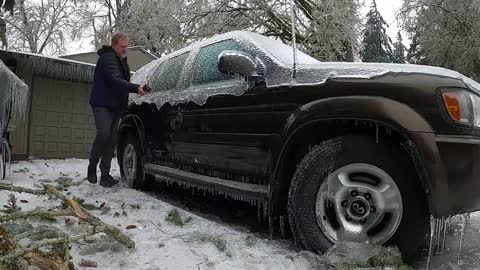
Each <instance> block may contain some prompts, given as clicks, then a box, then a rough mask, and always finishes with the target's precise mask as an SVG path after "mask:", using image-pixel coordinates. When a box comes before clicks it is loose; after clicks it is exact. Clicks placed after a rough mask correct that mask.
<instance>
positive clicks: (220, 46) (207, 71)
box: [192, 39, 242, 85]
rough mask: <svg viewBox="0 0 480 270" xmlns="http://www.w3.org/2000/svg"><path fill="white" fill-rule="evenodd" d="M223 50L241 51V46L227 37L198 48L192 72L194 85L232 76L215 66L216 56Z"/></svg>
mask: <svg viewBox="0 0 480 270" xmlns="http://www.w3.org/2000/svg"><path fill="white" fill-rule="evenodd" d="M225 50H237V51H242V48H241V47H240V45H239V44H238V43H237V42H235V41H234V40H231V39H229V40H224V41H220V42H217V43H214V44H210V45H207V46H205V47H203V48H202V49H201V50H200V52H199V54H198V58H197V62H196V64H195V72H194V74H193V82H192V83H193V84H194V85H196V84H205V83H210V82H215V81H223V80H228V79H231V78H233V76H232V75H227V74H224V73H222V72H220V70H218V67H217V59H218V56H219V55H220V53H221V52H223V51H225Z"/></svg>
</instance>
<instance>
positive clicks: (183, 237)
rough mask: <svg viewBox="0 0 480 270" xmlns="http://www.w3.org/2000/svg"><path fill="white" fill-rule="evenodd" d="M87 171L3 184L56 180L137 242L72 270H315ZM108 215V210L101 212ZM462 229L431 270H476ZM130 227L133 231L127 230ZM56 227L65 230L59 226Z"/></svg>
mask: <svg viewBox="0 0 480 270" xmlns="http://www.w3.org/2000/svg"><path fill="white" fill-rule="evenodd" d="M86 167H87V161H86V160H78V159H67V160H29V161H22V162H19V163H15V164H13V165H12V168H11V173H10V175H9V176H8V178H7V180H6V181H7V182H9V183H12V184H14V185H18V186H25V187H31V188H34V187H35V186H36V185H38V184H40V183H42V182H49V181H52V183H53V184H55V182H54V181H55V180H57V179H58V178H60V177H63V179H71V180H73V182H74V183H80V184H79V185H78V186H70V187H68V188H67V190H64V193H67V192H68V193H67V194H68V195H69V196H75V197H79V198H82V199H85V202H86V203H90V204H93V205H95V206H97V207H99V206H100V205H102V204H103V203H105V205H104V207H103V208H102V209H99V210H92V213H93V214H94V215H96V216H97V217H99V218H100V219H101V220H102V221H104V222H106V223H109V224H111V225H114V226H118V228H120V229H121V230H122V231H123V232H124V233H125V234H126V235H128V236H129V237H131V238H132V239H133V240H134V241H135V242H136V247H135V248H133V249H128V248H125V247H123V246H121V245H119V244H118V243H116V242H113V241H109V238H108V237H105V236H102V235H99V236H98V237H97V238H96V241H95V242H94V243H82V242H80V243H76V244H74V245H73V249H72V256H73V258H74V263H75V266H76V267H77V269H87V268H84V267H78V263H79V262H80V261H81V260H82V259H85V260H92V261H95V262H97V263H98V267H97V269H145V270H147V269H150V270H153V269H158V270H159V269H272V270H273V269H275V270H277V269H279V270H280V269H312V268H311V265H310V263H309V260H308V258H307V257H305V256H304V254H305V253H301V252H298V250H297V249H295V248H293V245H292V243H291V242H290V241H288V240H285V241H282V240H270V239H268V238H267V237H265V236H263V235H261V234H255V233H252V232H250V231H249V230H248V229H247V228H245V227H242V226H236V225H231V224H228V223H225V222H218V221H216V220H212V219H206V218H204V217H202V216H201V215H197V214H195V213H194V212H189V211H185V210H184V209H181V208H177V207H175V206H173V205H172V204H169V203H167V202H165V201H162V200H160V199H158V196H152V195H149V194H147V193H144V192H139V191H136V190H132V189H128V188H124V187H120V186H118V187H114V188H103V187H101V186H99V185H92V184H90V183H88V182H87V181H86V180H84V179H85V177H86ZM112 171H113V175H114V176H115V177H119V170H118V166H117V164H116V162H112ZM9 193H10V192H6V191H0V206H1V205H5V204H6V203H7V200H8V195H9ZM16 196H17V199H18V200H19V202H20V200H25V201H24V203H19V204H20V207H22V210H33V209H35V208H37V207H38V206H41V207H42V208H44V209H49V208H52V207H54V206H56V205H58V204H59V202H58V201H56V200H49V199H48V197H47V196H34V195H31V194H26V193H22V194H16ZM122 205H123V207H122ZM105 208H110V210H109V211H105ZM172 209H178V211H179V212H180V213H181V216H182V217H183V218H188V217H191V218H192V220H191V221H190V222H188V223H186V225H184V226H183V227H182V226H178V225H175V224H172V223H170V222H167V221H166V217H167V216H168V213H169V212H170V211H171V210H172ZM124 212H125V213H124ZM37 223H38V222H37ZM45 224H47V223H45ZM462 224H463V221H462V219H461V218H460V217H455V218H454V219H453V221H452V222H451V226H450V228H449V230H448V232H447V239H446V240H447V241H446V251H445V253H444V254H443V255H436V256H434V257H433V259H432V266H433V267H432V268H431V269H480V233H479V232H480V215H478V214H476V213H475V214H472V218H471V219H470V226H469V227H468V228H467V230H466V237H465V245H464V249H463V252H462V257H461V263H460V265H459V264H458V262H457V261H458V260H457V259H458V258H457V256H458V247H459V240H460V232H461V225H462ZM49 225H52V224H49ZM128 225H135V226H136V228H133V229H127V228H126V227H127V226H128ZM53 226H57V227H59V228H62V229H64V230H65V229H66V225H65V224H64V222H60V223H58V224H53ZM86 228H88V226H86V225H79V224H74V225H72V226H70V227H69V229H68V230H70V231H73V232H75V233H81V232H82V231H85V230H86ZM425 263H426V257H425V259H424V260H423V261H421V262H420V263H419V266H418V268H423V267H424V266H425Z"/></svg>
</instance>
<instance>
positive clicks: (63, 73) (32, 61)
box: [0, 50, 95, 83]
mask: <svg viewBox="0 0 480 270" xmlns="http://www.w3.org/2000/svg"><path fill="white" fill-rule="evenodd" d="M0 59H15V60H16V61H17V66H21V67H22V68H23V69H27V70H32V71H33V73H34V74H37V75H43V76H46V77H49V78H52V79H59V80H67V81H72V82H87V83H91V82H93V74H94V72H95V65H94V64H90V63H85V62H81V61H75V60H70V59H64V58H58V57H51V56H45V55H40V54H34V53H26V52H16V51H4V50H0Z"/></svg>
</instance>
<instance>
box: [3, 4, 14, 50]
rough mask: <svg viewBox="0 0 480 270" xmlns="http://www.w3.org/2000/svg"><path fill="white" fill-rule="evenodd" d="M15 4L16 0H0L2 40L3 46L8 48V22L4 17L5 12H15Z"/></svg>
mask: <svg viewBox="0 0 480 270" xmlns="http://www.w3.org/2000/svg"><path fill="white" fill-rule="evenodd" d="M14 5H15V0H5V1H4V0H0V42H1V43H2V47H3V48H6V47H7V45H8V43H7V35H6V34H7V23H6V22H5V19H4V12H10V14H13V7H14Z"/></svg>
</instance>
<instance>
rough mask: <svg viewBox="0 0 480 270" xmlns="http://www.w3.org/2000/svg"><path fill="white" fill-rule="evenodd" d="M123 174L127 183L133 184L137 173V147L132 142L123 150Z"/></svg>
mask: <svg viewBox="0 0 480 270" xmlns="http://www.w3.org/2000/svg"><path fill="white" fill-rule="evenodd" d="M122 165H123V174H124V175H125V179H126V183H127V185H128V186H132V184H133V181H134V179H135V177H136V174H137V154H136V151H135V147H134V146H133V145H132V144H127V145H126V146H125V149H124V150H123V164H122Z"/></svg>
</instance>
